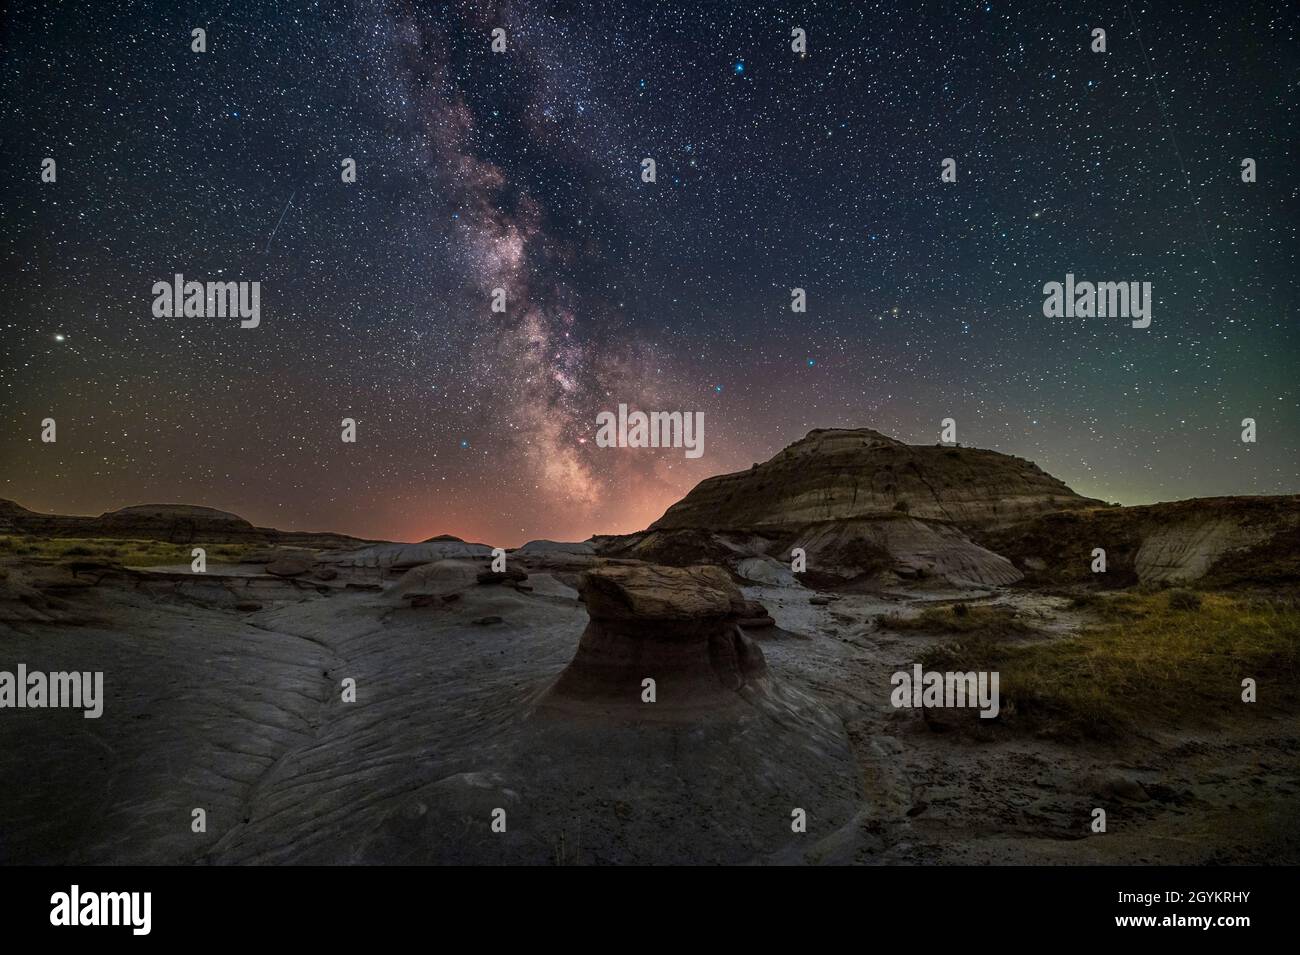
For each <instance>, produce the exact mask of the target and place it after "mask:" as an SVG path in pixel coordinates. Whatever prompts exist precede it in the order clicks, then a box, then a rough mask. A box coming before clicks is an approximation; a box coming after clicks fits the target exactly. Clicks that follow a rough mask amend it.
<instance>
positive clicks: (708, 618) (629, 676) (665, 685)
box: [547, 564, 767, 718]
mask: <svg viewBox="0 0 1300 955" xmlns="http://www.w3.org/2000/svg"><path fill="white" fill-rule="evenodd" d="M580 590H581V592H582V595H583V599H584V601H585V603H586V605H587V612H588V613H589V614H590V616H591V620H590V622H589V623H588V624H587V629H586V630H585V631H584V632H583V634H582V639H581V641H580V642H579V644H578V651H577V653H576V654H575V655H574V658H573V660H572V661H571V662H570V663H569V665H568V666H567V667H566V668H565V669H564V671H563V672H562V673H561V674H560V676H559V678H558V679H557V680H556V682H555V683H554V685H553V686H552V687H551V688H550V690H549V691H548V694H547V702H551V703H556V704H563V703H565V702H586V703H597V704H608V705H614V706H618V705H622V704H626V705H628V706H631V707H636V708H637V709H638V712H639V714H640V715H641V716H643V717H646V718H655V717H663V716H672V715H678V714H680V713H681V711H683V710H694V709H697V708H712V707H717V706H724V707H725V706H729V705H733V704H736V703H739V702H741V699H740V697H739V695H738V694H741V693H743V692H747V691H748V690H750V689H753V688H758V687H760V686H761V685H762V683H764V682H765V680H764V678H765V677H766V674H767V665H766V663H765V661H764V659H763V652H762V650H760V649H759V648H758V645H757V644H755V643H754V642H752V641H751V640H749V639H748V638H747V637H746V636H745V635H744V634H743V633H742V632H741V631H740V629H739V628H738V627H737V626H736V623H737V620H738V619H740V617H742V616H743V614H744V611H745V610H746V605H745V599H744V597H743V596H742V595H741V593H740V591H739V590H738V589H737V588H736V586H735V585H734V584H733V583H732V582H731V579H730V578H729V577H728V575H727V573H726V571H724V570H722V569H721V568H719V567H704V566H696V567H661V566H656V565H649V564H643V565H626V566H623V565H610V566H604V567H600V568H597V569H594V570H591V571H588V572H587V573H585V574H583V575H582V578H581V580H580ZM647 679H650V680H654V686H655V694H654V697H655V700H654V702H653V703H649V702H645V700H644V697H643V693H644V690H645V684H644V681H645V680H647Z"/></svg>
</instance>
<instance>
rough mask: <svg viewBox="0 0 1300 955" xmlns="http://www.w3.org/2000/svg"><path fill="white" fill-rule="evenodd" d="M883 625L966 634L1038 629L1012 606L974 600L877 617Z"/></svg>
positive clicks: (1024, 632)
mask: <svg viewBox="0 0 1300 955" xmlns="http://www.w3.org/2000/svg"><path fill="white" fill-rule="evenodd" d="M876 622H877V623H878V624H879V625H880V627H881V628H882V629H885V630H895V631H899V632H920V633H937V634H953V633H958V634H961V635H963V636H966V637H984V638H988V639H990V640H993V639H997V638H998V637H1007V636H1021V635H1027V634H1032V633H1036V632H1037V630H1036V629H1035V628H1034V627H1033V626H1031V625H1030V624H1028V623H1026V622H1025V621H1024V620H1023V619H1021V617H1020V616H1019V614H1017V613H1016V611H1015V610H1013V609H1012V608H1010V607H983V606H972V605H970V604H964V603H958V604H950V605H949V606H946V607H929V608H927V609H926V610H923V611H921V613H919V614H917V615H916V616H914V617H903V616H900V615H898V614H892V613H891V614H884V615H882V616H880V617H878V618H876Z"/></svg>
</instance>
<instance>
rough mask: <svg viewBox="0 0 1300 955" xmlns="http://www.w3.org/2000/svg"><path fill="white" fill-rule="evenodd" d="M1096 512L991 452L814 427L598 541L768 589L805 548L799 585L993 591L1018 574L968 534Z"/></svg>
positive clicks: (1028, 466) (1053, 482) (609, 549)
mask: <svg viewBox="0 0 1300 955" xmlns="http://www.w3.org/2000/svg"><path fill="white" fill-rule="evenodd" d="M1100 505H1101V502H1100V501H1093V500H1090V499H1088V498H1084V497H1080V496H1079V495H1077V494H1075V493H1074V492H1073V491H1071V490H1070V489H1069V488H1068V487H1066V486H1065V485H1064V484H1063V483H1061V482H1060V481H1058V480H1057V479H1056V478H1054V477H1052V476H1051V475H1049V474H1046V473H1045V472H1043V471H1042V470H1040V469H1039V468H1038V467H1036V466H1035V465H1033V464H1032V463H1030V462H1028V461H1024V460H1022V459H1020V458H1015V457H1011V456H1009V455H1005V454H998V453H997V452H994V451H980V450H976V449H971V448H950V447H938V446H935V447H920V446H911V445H906V444H903V443H902V442H900V441H895V440H894V439H893V438H889V437H886V436H885V435H883V434H880V433H879V432H877V431H872V430H870V429H868V428H859V429H853V430H847V429H832V430H817V431H812V432H810V433H809V434H808V436H807V437H805V438H804V439H803V440H801V441H796V442H795V443H794V444H792V445H790V446H789V447H788V448H786V449H785V450H784V451H781V452H780V453H779V454H777V455H775V456H774V457H773V458H772V459H771V460H770V461H768V462H766V463H765V464H756V465H754V466H753V467H752V468H751V469H750V470H748V471H741V472H737V473H735V474H724V475H720V476H718V477H714V478H708V479H706V480H704V481H702V482H700V484H699V485H697V486H696V487H695V489H694V490H692V491H691V492H690V493H689V494H687V495H686V497H684V498H683V499H682V500H681V501H679V502H678V503H676V504H674V505H673V506H672V507H670V508H669V509H668V510H667V512H665V514H664V515H663V517H661V518H660V519H659V520H657V521H655V522H654V523H653V524H652V525H650V527H649V528H648V529H647V530H646V531H644V532H642V533H640V534H632V535H627V536H625V537H621V538H597V539H596V543H597V546H598V548H599V550H600V552H601V553H603V554H606V555H608V556H613V557H623V558H633V559H637V560H649V561H657V562H662V563H667V564H674V565H681V564H688V563H699V562H703V561H711V562H714V563H718V564H722V565H724V566H726V567H728V568H730V569H732V570H733V571H734V572H735V573H736V575H737V576H739V577H741V578H743V579H746V580H751V581H754V582H756V583H765V584H766V583H772V582H778V581H779V582H781V583H786V582H787V581H786V577H787V576H788V575H789V569H790V566H791V560H792V552H793V551H794V550H795V549H796V548H799V549H802V550H803V551H804V553H805V555H806V558H807V569H806V572H805V573H803V574H800V575H798V576H797V578H796V579H798V580H799V581H800V582H801V583H807V584H810V585H812V586H834V585H836V584H843V583H847V582H850V581H858V580H864V579H867V580H879V581H884V582H888V581H896V580H909V581H927V582H934V583H938V584H941V585H952V586H958V587H996V586H1001V585H1003V584H1009V583H1013V582H1015V581H1017V580H1019V579H1020V578H1021V576H1022V572H1021V571H1020V570H1019V569H1017V568H1016V567H1015V566H1014V565H1013V564H1012V562H1011V561H1009V560H1007V559H1006V558H1005V557H1003V556H1001V555H999V554H997V553H994V552H993V551H991V550H989V549H987V548H985V547H982V546H980V545H979V544H978V543H976V542H974V541H972V540H971V539H970V536H969V534H970V532H971V530H972V529H974V528H980V527H991V526H1001V525H1003V524H1006V523H1009V522H1014V521H1017V520H1022V519H1024V518H1025V517H1026V516H1027V515H1036V514H1041V513H1056V512H1058V511H1061V510H1082V509H1087V508H1091V507H1096V506H1100ZM782 568H784V569H782Z"/></svg>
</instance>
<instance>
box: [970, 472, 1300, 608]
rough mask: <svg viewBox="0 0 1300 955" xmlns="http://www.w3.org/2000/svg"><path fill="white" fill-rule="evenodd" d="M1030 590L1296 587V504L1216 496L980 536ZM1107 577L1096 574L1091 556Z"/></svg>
mask: <svg viewBox="0 0 1300 955" xmlns="http://www.w3.org/2000/svg"><path fill="white" fill-rule="evenodd" d="M977 540H978V541H979V543H980V544H982V545H984V546H985V547H988V548H991V549H993V550H996V551H997V552H998V553H1000V554H1005V555H1006V556H1007V557H1008V558H1009V559H1010V560H1011V561H1012V562H1013V563H1014V564H1015V565H1016V566H1017V567H1018V568H1020V569H1021V570H1023V571H1024V573H1025V575H1026V577H1027V579H1028V581H1029V582H1030V583H1034V584H1051V585H1061V584H1085V583H1086V584H1099V585H1102V586H1109V587H1124V586H1128V585H1130V584H1134V583H1187V582H1192V581H1205V582H1207V583H1211V584H1215V585H1222V586H1227V585H1235V584H1242V583H1246V584H1260V585H1272V584H1278V583H1287V582H1294V581H1296V580H1298V579H1300V496H1298V495H1291V496H1277V497H1212V498H1194V499H1191V500H1187V501H1171V502H1167V503H1163V504H1147V505H1142V506H1139V507H1108V508H1101V509H1097V510H1089V511H1073V512H1063V513H1058V514H1048V515H1043V516H1040V517H1036V518H1032V519H1029V520H1025V521H1020V522H1017V523H1014V524H1010V525H1007V526H1005V527H997V528H989V529H986V530H983V531H980V532H978V534H977ZM1094 548H1101V549H1102V550H1104V551H1105V552H1106V572H1105V574H1095V573H1093V572H1092V562H1093V550H1094Z"/></svg>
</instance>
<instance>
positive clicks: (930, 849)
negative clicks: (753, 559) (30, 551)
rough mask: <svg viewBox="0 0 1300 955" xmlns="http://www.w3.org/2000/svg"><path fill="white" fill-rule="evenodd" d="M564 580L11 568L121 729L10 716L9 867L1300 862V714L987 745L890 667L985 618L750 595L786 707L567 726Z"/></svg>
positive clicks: (1055, 634)
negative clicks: (42, 605)
mask: <svg viewBox="0 0 1300 955" xmlns="http://www.w3.org/2000/svg"><path fill="white" fill-rule="evenodd" d="M538 561H539V562H538V563H536V564H535V565H534V566H533V567H531V568H530V569H531V572H532V575H531V576H530V578H529V581H528V583H529V585H530V586H533V587H534V589H533V590H532V591H517V590H515V589H513V588H510V587H503V586H482V585H475V584H473V583H469V584H465V585H463V586H461V585H456V586H449V587H448V588H446V592H447V593H456V594H458V596H456V597H454V598H451V599H449V600H443V599H442V596H441V595H437V596H436V597H434V598H431V599H430V600H429V601H426V602H424V604H423V605H420V606H413V605H411V604H412V601H410V600H408V599H404V597H403V595H402V594H400V593H398V592H397V590H398V588H397V586H396V582H397V580H398V577H399V575H398V574H395V573H389V574H387V575H384V574H382V572H380V571H378V570H377V569H374V568H370V569H364V570H363V569H346V568H341V569H340V574H339V576H338V577H337V579H334V580H330V581H328V582H321V581H315V580H312V581H304V580H297V581H293V580H281V579H276V578H272V577H268V576H267V575H265V574H263V573H261V572H260V570H259V569H258V568H256V567H248V566H241V567H225V568H223V567H221V566H218V565H209V573H208V574H207V575H206V576H203V577H199V576H194V577H192V578H191V579H185V577H184V571H185V569H186V568H170V569H162V570H159V569H155V570H154V571H153V572H152V576H149V575H145V576H142V577H141V578H139V579H129V578H128V579H123V578H111V579H110V578H105V579H103V580H101V581H100V582H99V583H98V584H97V585H90V584H89V583H88V582H86V581H77V582H75V584H74V583H73V582H70V581H69V579H68V576H67V571H66V570H65V569H62V568H56V567H36V566H24V565H23V564H22V563H21V562H19V561H12V562H10V563H8V564H7V565H6V566H7V569H8V571H9V575H10V577H9V584H10V585H11V586H16V585H17V584H18V583H22V584H23V585H24V586H27V585H30V586H32V587H34V588H36V589H37V590H38V591H40V592H43V593H49V594H51V595H56V601H55V602H56V611H57V613H56V614H55V617H56V619H54V620H51V621H44V622H42V621H34V620H23V619H14V618H13V617H11V618H10V619H9V621H8V622H0V669H7V670H13V669H14V667H15V666H16V665H17V664H18V663H25V664H26V665H27V667H28V668H29V670H43V671H53V670H70V669H75V670H82V671H85V670H90V671H94V670H102V671H103V672H104V682H105V696H106V700H105V704H104V715H103V716H102V717H101V718H100V719H97V720H88V719H84V718H83V717H82V714H81V712H80V711H77V710H5V711H4V712H0V777H2V778H3V779H4V780H5V786H4V788H3V792H0V862H4V863H119V864H130V863H181V864H186V863H200V864H205V863H206V864H228V863H350V862H377V863H383V862H404V863H419V862H482V863H498V862H535V863H544V864H550V863H555V864H570V863H614V862H651V863H661V862H704V863H745V862H758V863H763V862H811V863H817V862H833V863H848V862H854V863H868V864H888V863H946V862H960V863H980V862H985V863H1020V862H1027V863H1052V864H1061V863H1069V864H1088V863H1102V862H1115V863H1246V862H1296V861H1300V821H1298V820H1300V813H1298V812H1297V811H1296V810H1297V808H1300V742H1297V741H1298V740H1300V717H1297V716H1295V715H1291V716H1289V717H1286V718H1269V719H1260V720H1259V721H1257V722H1255V723H1252V724H1249V725H1240V726H1237V727H1235V728H1234V729H1232V730H1231V731H1219V732H1214V733H1207V732H1204V731H1200V732H1191V731H1189V732H1187V733H1172V732H1168V731H1161V732H1156V731H1154V730H1152V731H1148V732H1144V733H1142V734H1140V735H1138V734H1135V735H1134V737H1133V738H1132V739H1129V740H1123V741H1121V742H1118V743H1114V744H1110V745H1105V746H1102V745H1099V744H1095V743H1093V744H1071V743H1062V742H1056V741H1050V740H1044V739H1038V738H1033V737H1030V736H1023V735H1021V736H1015V735H1009V736H1003V737H998V738H995V739H992V740H988V741H980V740H973V739H970V738H968V737H965V736H963V735H960V734H954V733H940V732H935V731H933V730H932V729H931V728H930V727H929V726H928V725H927V722H926V720H925V719H924V718H923V717H922V715H921V714H920V713H919V712H917V711H914V710H907V709H894V708H893V707H892V706H891V705H890V703H889V694H890V683H889V677H890V674H891V673H892V672H894V671H895V670H898V669H905V668H907V667H909V666H910V665H911V664H912V663H913V662H914V661H915V660H916V659H917V656H918V654H919V653H920V652H921V651H922V650H923V649H924V648H925V647H926V646H928V645H931V644H933V642H934V641H935V640H936V639H939V638H937V637H935V636H933V635H926V634H920V633H914V632H903V633H899V632H893V631H888V630H882V629H881V628H880V627H879V626H878V625H877V624H876V622H875V618H876V617H877V616H878V615H879V614H882V613H886V612H901V613H904V614H906V613H911V612H913V611H915V610H916V609H917V608H919V607H920V606H921V605H922V604H923V603H924V601H927V600H939V599H945V600H946V599H951V598H953V597H954V596H963V597H979V596H981V595H976V594H962V595H958V594H951V593H948V594H944V593H931V594H927V595H923V596H917V595H915V594H901V593H900V594H897V595H889V594H885V595H844V596H842V597H840V598H839V599H837V600H834V601H833V602H831V603H828V604H824V605H815V604H811V603H809V597H810V592H809V591H806V590H803V589H802V588H773V587H753V588H747V589H746V595H747V596H750V597H755V598H757V599H759V600H761V601H762V602H763V603H764V605H765V606H766V607H767V608H768V610H769V611H770V613H771V614H772V616H773V617H774V618H775V619H776V621H777V624H778V628H777V629H775V630H767V631H755V632H753V633H751V634H750V636H752V637H754V638H755V639H756V640H758V641H759V643H760V645H761V647H762V649H763V651H764V654H765V655H766V658H767V662H768V669H769V674H770V680H771V686H770V688H769V690H768V692H765V693H764V694H763V695H762V696H761V697H753V698H751V699H749V700H748V702H749V704H750V705H749V706H748V707H747V708H745V707H742V708H741V711H740V712H739V713H738V714H732V715H728V716H718V717H716V718H705V719H701V720H698V721H680V720H676V721H658V720H655V719H653V718H647V719H645V720H638V721H635V722H627V721H616V720H609V719H605V718H603V716H602V714H601V713H599V712H591V713H586V714H584V713H574V714H567V715H563V714H556V713H553V712H546V711H544V710H542V709H539V707H538V706H537V701H538V699H539V697H540V696H541V694H542V693H543V691H544V690H545V689H546V688H547V686H549V684H550V683H551V681H552V680H554V678H555V676H556V675H557V674H558V673H559V672H560V670H561V669H563V667H564V666H565V664H566V663H567V662H568V661H569V660H570V659H571V658H572V656H573V653H574V649H575V647H576V645H577V642H578V638H579V635H580V634H581V632H582V630H583V628H584V626H585V625H586V622H587V614H586V611H585V608H584V606H583V605H582V604H581V603H580V602H579V601H578V600H577V594H576V592H575V591H573V590H572V589H571V586H569V585H570V584H571V583H572V578H571V575H570V574H566V573H561V572H559V571H556V572H555V573H551V572H549V571H548V570H547V569H546V567H545V566H544V558H538ZM168 570H170V571H174V572H173V573H168V572H167V571H168ZM350 585H351V586H350ZM376 586H380V587H381V588H382V589H378V590H377V589H375V588H376ZM981 599H985V600H988V601H1002V602H1007V603H1010V604H1013V605H1015V606H1016V607H1018V608H1019V609H1020V610H1021V611H1022V612H1023V613H1026V614H1030V615H1036V616H1037V619H1038V621H1039V622H1040V625H1041V627H1042V630H1043V635H1042V636H1040V637H1036V639H1048V640H1050V639H1059V638H1061V637H1063V636H1066V635H1068V634H1069V633H1071V632H1073V631H1074V630H1075V629H1077V627H1078V626H1079V625H1080V623H1081V619H1082V618H1080V617H1079V616H1078V614H1077V613H1073V612H1071V611H1068V610H1066V609H1065V607H1064V605H1063V602H1062V601H1060V600H1058V599H1056V598H1052V597H1044V596H1040V595H1035V594H1032V593H1027V592H1012V591H1007V592H996V593H986V594H983V595H982V598H981ZM416 603H418V601H417V602H416ZM253 604H257V605H260V608H259V609H252V606H253ZM240 606H242V607H243V608H244V609H237V608H238V607H240ZM498 618H499V619H498ZM345 678H350V679H353V680H355V681H356V687H357V690H356V702H354V703H345V702H343V700H342V699H341V685H342V681H343V680H344V679H345ZM1134 784H1138V785H1134ZM1099 806H1100V807H1104V808H1105V809H1106V811H1107V818H1108V831H1107V832H1106V833H1104V834H1093V833H1091V832H1090V831H1089V822H1090V819H1091V812H1092V810H1093V809H1094V808H1095V807H1099ZM195 808H202V809H204V810H205V812H206V816H207V829H206V832H201V833H195V832H193V831H192V828H191V820H192V818H193V817H192V812H193V810H194V809H195ZM494 809H504V810H505V811H506V817H507V826H506V831H505V832H493V831H492V829H491V821H492V813H493V810H494ZM794 809H803V810H805V812H806V813H807V818H808V826H807V832H806V833H802V834H799V833H794V832H792V831H791V818H792V817H791V812H792V810H794Z"/></svg>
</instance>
